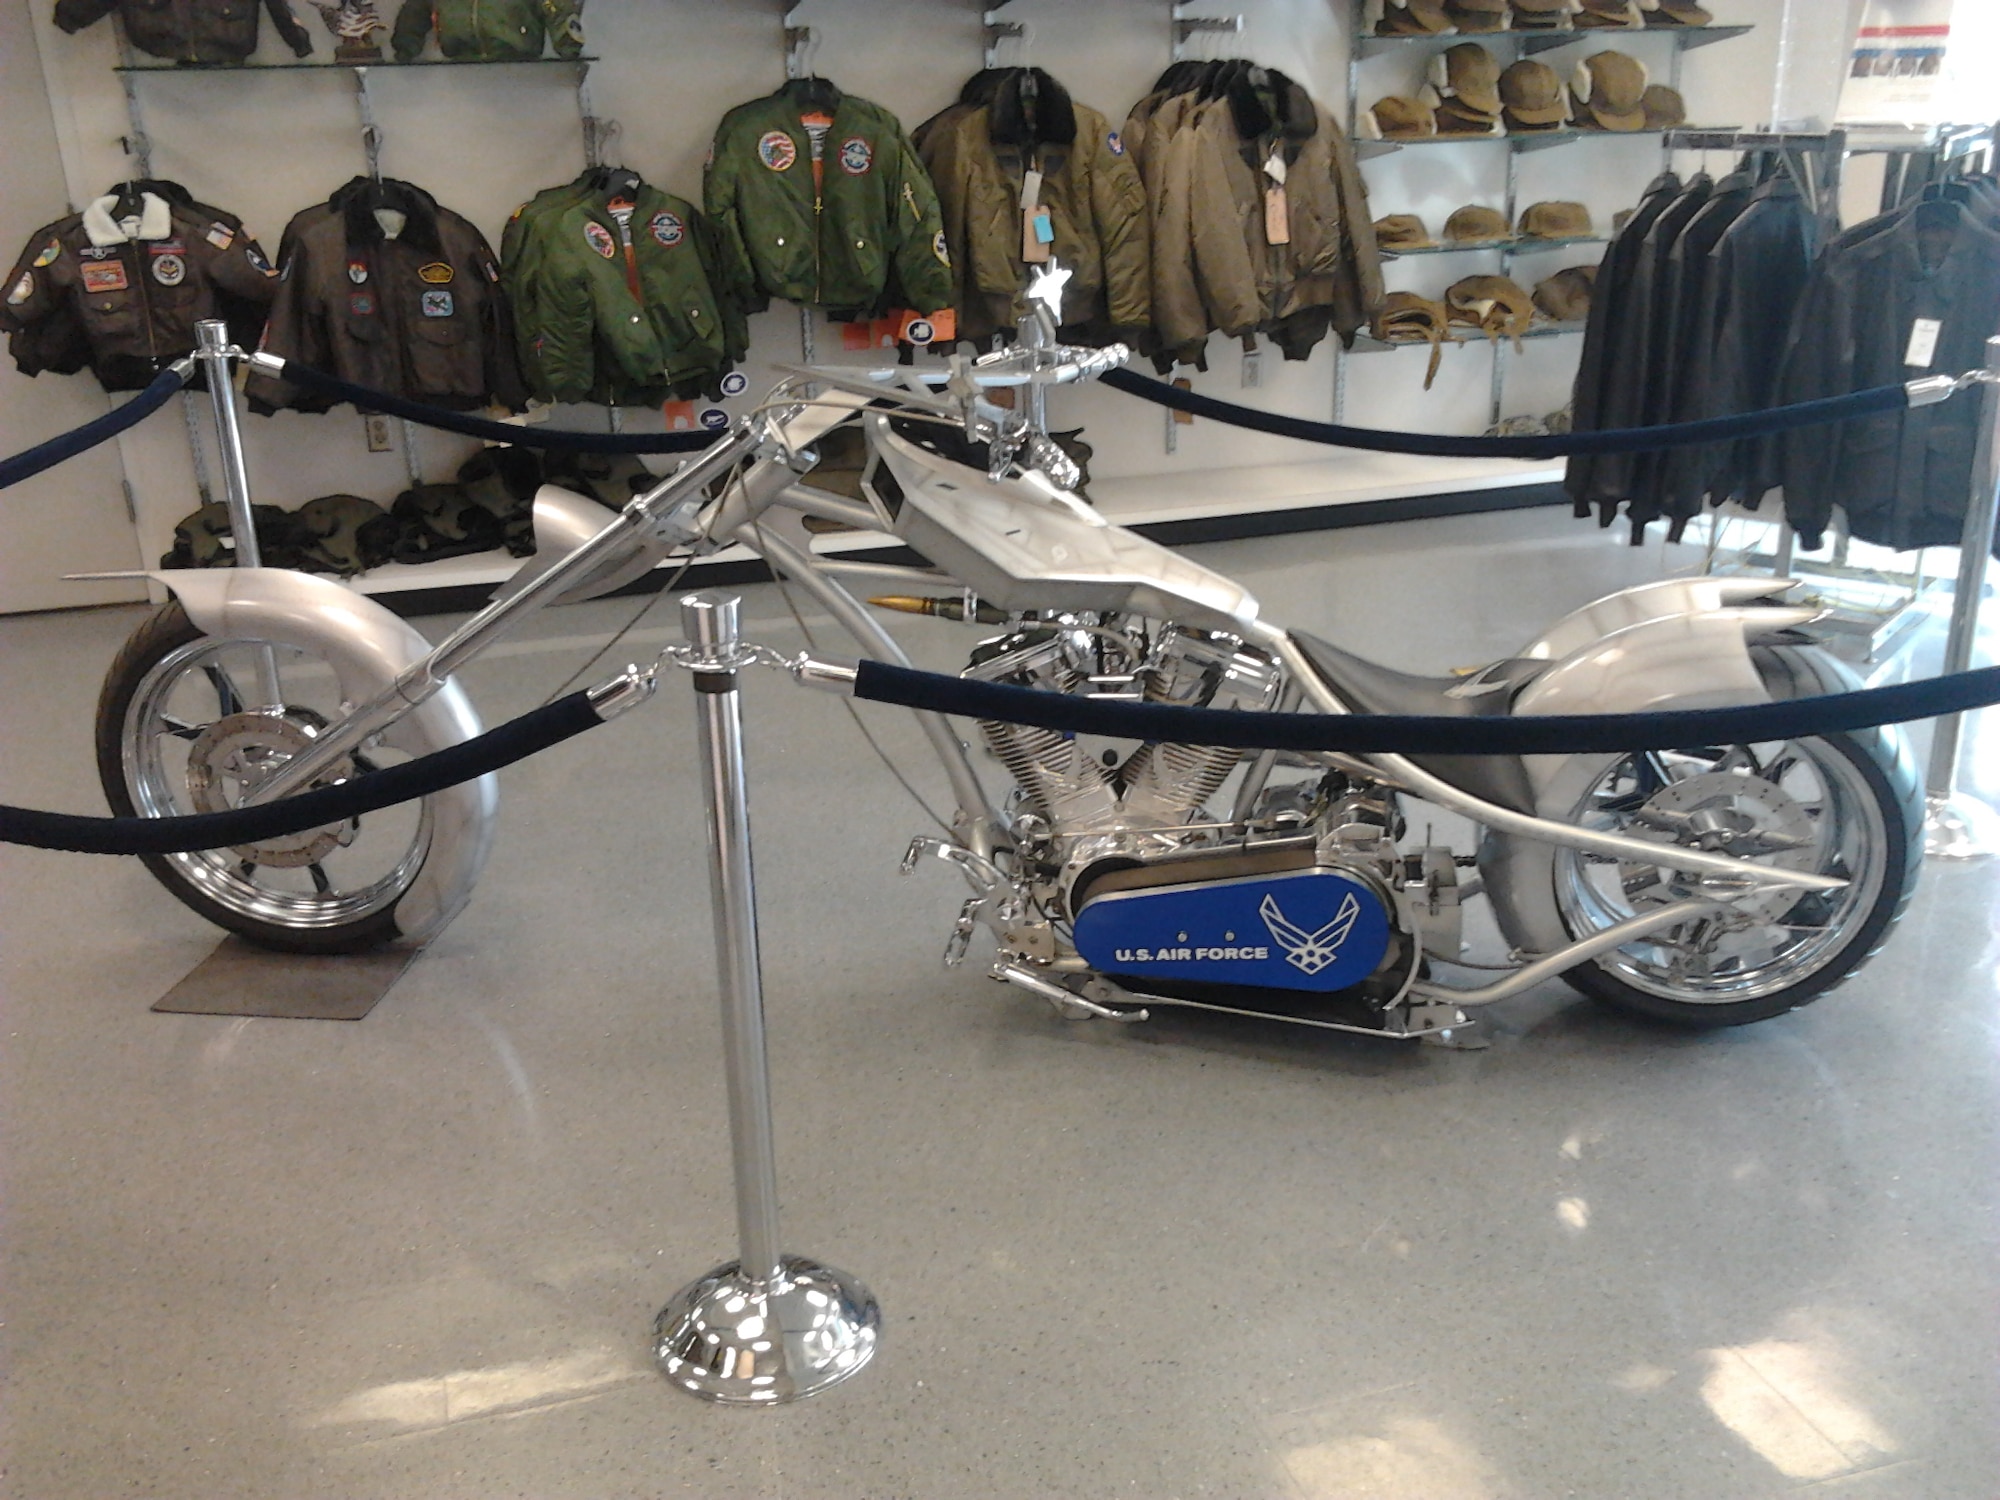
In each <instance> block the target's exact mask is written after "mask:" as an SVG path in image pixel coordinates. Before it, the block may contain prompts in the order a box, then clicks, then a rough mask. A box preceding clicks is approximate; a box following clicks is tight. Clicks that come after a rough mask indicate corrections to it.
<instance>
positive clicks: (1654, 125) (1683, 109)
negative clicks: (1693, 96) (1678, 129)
mask: <svg viewBox="0 0 2000 1500" xmlns="http://www.w3.org/2000/svg"><path fill="white" fill-rule="evenodd" d="M1639 108H1640V109H1641V110H1642V111H1643V112H1644V113H1645V116H1646V128H1647V129H1648V130H1671V129H1673V128H1674V126H1676V125H1685V124H1686V123H1687V117H1688V109H1687V101H1686V100H1684V99H1683V98H1681V96H1680V95H1679V94H1678V93H1676V92H1675V91H1674V90H1672V89H1670V88H1668V87H1667V86H1666V85H1665V84H1664V83H1649V84H1647V85H1646V92H1645V93H1643V94H1641V95H1640V96H1639Z"/></svg>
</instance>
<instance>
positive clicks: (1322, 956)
mask: <svg viewBox="0 0 2000 1500" xmlns="http://www.w3.org/2000/svg"><path fill="white" fill-rule="evenodd" d="M1257 915H1258V916H1260V917H1262V918H1263V919H1264V925H1265V926H1266V927H1268V928H1270V929H1271V937H1272V938H1273V939H1274V940H1275V941H1276V942H1277V945H1278V946H1279V947H1280V948H1282V949H1283V950H1284V952H1285V958H1286V961H1287V962H1289V963H1290V964H1291V965H1292V967H1294V968H1295V969H1298V970H1300V971H1301V972H1303V973H1306V974H1317V973H1319V971H1320V970H1321V969H1324V968H1326V967H1327V966H1328V965H1330V964H1332V963H1333V962H1334V961H1335V960H1337V959H1338V958H1339V957H1340V948H1341V944H1343V943H1345V942H1346V941H1347V935H1348V934H1349V933H1351V932H1352V931H1354V924H1355V923H1356V922H1357V921H1359V920H1360V918H1361V903H1360V901H1359V900H1357V899H1356V898H1355V895H1354V893H1353V892H1352V891H1349V892H1348V893H1347V895H1346V896H1345V897H1344V898H1342V900H1341V903H1340V909H1339V910H1338V911H1336V912H1335V913H1334V914H1333V920H1332V921H1331V922H1329V923H1327V924H1326V926H1324V927H1322V928H1320V929H1319V931H1317V932H1307V931H1306V930H1305V928H1303V927H1299V926H1297V925H1295V924H1293V923H1291V922H1289V921H1287V920H1286V919H1285V914H1284V913H1283V912H1281V911H1279V910H1278V900H1277V897H1275V896H1266V897H1265V898H1264V902H1263V905H1261V906H1259V907H1258V908H1257Z"/></svg>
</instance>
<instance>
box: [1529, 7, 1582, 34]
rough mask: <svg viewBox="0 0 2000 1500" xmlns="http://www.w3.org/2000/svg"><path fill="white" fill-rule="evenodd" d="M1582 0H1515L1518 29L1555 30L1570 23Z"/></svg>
mask: <svg viewBox="0 0 2000 1500" xmlns="http://www.w3.org/2000/svg"><path fill="white" fill-rule="evenodd" d="M1579 3H1580V0H1514V29H1515V30H1516V31H1554V30H1558V29H1560V28H1561V27H1564V26H1567V25H1569V24H1570V19H1569V18H1570V17H1571V16H1573V15H1574V14H1576V10H1577V6H1578V4H1579Z"/></svg>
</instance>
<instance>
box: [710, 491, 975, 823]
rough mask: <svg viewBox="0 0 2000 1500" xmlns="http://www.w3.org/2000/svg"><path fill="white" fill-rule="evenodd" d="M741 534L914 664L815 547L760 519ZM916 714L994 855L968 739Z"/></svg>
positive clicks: (861, 638) (830, 609)
mask: <svg viewBox="0 0 2000 1500" xmlns="http://www.w3.org/2000/svg"><path fill="white" fill-rule="evenodd" d="M737 538H738V540H740V541H742V542H743V543H744V544H745V545H746V546H751V547H754V548H756V549H757V550H758V551H759V552H761V553H763V555H764V557H765V558H766V560H767V561H769V562H771V563H772V564H773V565H775V566H776V567H778V568H781V569H782V570H783V571H784V572H785V573H787V574H789V575H790V576H791V577H793V578H795V579H797V580H798V583H799V586H800V587H801V588H803V589H805V590H806V592H808V593H809V594H811V595H812V596H813V598H815V599H817V600H818V601H819V602H820V604H821V605H822V606H823V607H824V608H825V609H826V612H827V613H828V614H830V615H832V616H833V618H834V620H835V621H836V622H837V623H838V624H839V625H840V628H841V629H843V630H845V631H846V632H847V633H848V634H849V635H850V636H852V637H853V638H854V640H855V641H856V642H857V643H858V644H859V645H860V646H861V647H862V648H863V649H864V650H866V651H870V652H879V653H881V655H882V656H883V658H884V659H886V660H888V661H890V662H893V663H895V664H896V665H897V666H901V667H907V666H909V665H911V662H910V657H909V653H908V652H906V651H904V650H903V648H902V646H901V645H900V644H899V643H898V642H897V640H896V638H895V637H894V636H892V635H890V634H889V632H888V631H887V630H885V629H883V628H882V625H881V623H880V622H879V621H877V620H876V619H875V617H874V616H873V615H871V614H869V613H868V611H867V609H866V608H865V607H864V606H863V605H862V603H861V601H860V600H858V599H856V598H855V597H854V595H852V594H850V593H849V592H848V591H847V590H846V589H845V588H843V587H842V586H841V585H840V584H839V583H838V582H837V581H836V580H835V579H832V578H829V577H828V576H827V575H826V574H824V573H822V572H821V571H820V570H819V568H818V566H817V565H816V560H815V559H814V558H813V557H812V556H811V555H810V554H809V553H806V552H802V551H800V550H799V549H798V548H796V547H794V546H792V544H791V543H790V542H787V541H786V540H785V539H784V538H782V537H777V536H772V535H771V534H770V533H768V532H766V533H763V534H762V535H761V536H760V535H759V534H758V533H757V531H756V529H755V525H754V522H751V523H746V524H745V525H744V527H743V528H742V529H741V530H740V531H739V532H738V533H737ZM915 717H916V720H917V723H918V725H919V726H920V727H921V728H922V729H923V732H924V737H925V738H926V739H928V740H929V741H930V744H931V749H932V751H933V752H934V753H935V754H936V756H937V758H938V761H939V763H940V764H941V765H942V766H943V767H944V773H945V778H946V779H947V780H948V781H949V782H950V783H951V793H952V796H953V798H954V799H955V800H956V801H957V803H958V810H959V813H960V815H961V817H962V818H963V819H964V822H965V826H964V827H963V828H962V829H960V830H959V831H960V832H961V833H962V834H963V835H964V837H965V840H966V844H967V847H968V848H970V849H971V850H972V852H973V853H975V854H977V855H978V856H979V857H980V858H982V859H991V858H992V857H993V852H994V849H995V847H996V843H997V839H996V830H997V829H998V828H999V826H1000V823H999V818H998V817H997V816H996V815H995V813H994V811H993V807H992V804H991V803H989V802H988V801H987V800H986V789H985V788H984V787H983V786H981V785H980V782H979V773H978V772H977V771H975V770H973V768H972V759H971V757H970V756H968V755H967V754H966V753H965V746H964V744H963V743H962V742H961V741H960V740H959V738H958V735H957V733H956V732H955V731H954V730H953V729H952V727H951V721H950V720H949V719H947V718H946V717H945V716H944V715H942V714H934V713H925V712H923V711H920V710H919V711H916V713H915Z"/></svg>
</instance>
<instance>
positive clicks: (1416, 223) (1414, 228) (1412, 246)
mask: <svg viewBox="0 0 2000 1500" xmlns="http://www.w3.org/2000/svg"><path fill="white" fill-rule="evenodd" d="M1375 243H1376V244H1377V245H1378V246H1379V247H1380V248H1382V249H1384V250H1389V251H1396V250H1429V249H1432V248H1434V247H1435V246H1436V244H1437V241H1436V240H1434V239H1432V238H1431V232H1430V230H1429V229H1427V228H1425V227H1424V221H1423V220H1422V219H1420V218H1418V217H1417V216H1416V215H1415V214H1390V215H1389V216H1388V217H1387V218H1382V219H1377V220H1376V221H1375Z"/></svg>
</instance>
